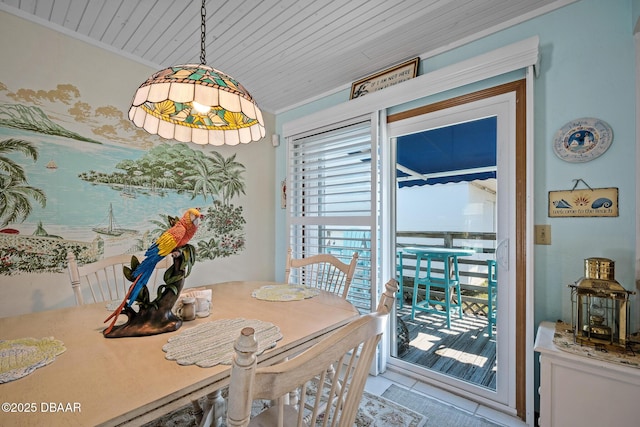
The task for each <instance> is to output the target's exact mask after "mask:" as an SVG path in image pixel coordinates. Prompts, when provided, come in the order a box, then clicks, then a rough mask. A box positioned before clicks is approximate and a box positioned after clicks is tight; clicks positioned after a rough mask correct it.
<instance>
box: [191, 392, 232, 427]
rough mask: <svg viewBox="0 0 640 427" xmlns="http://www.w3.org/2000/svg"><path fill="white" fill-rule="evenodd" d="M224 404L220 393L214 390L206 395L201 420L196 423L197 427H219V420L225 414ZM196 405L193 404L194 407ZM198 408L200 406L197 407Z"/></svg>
mask: <svg viewBox="0 0 640 427" xmlns="http://www.w3.org/2000/svg"><path fill="white" fill-rule="evenodd" d="M226 404H227V403H226V402H225V400H224V398H223V397H222V392H221V391H220V390H216V391H214V392H213V393H210V394H208V395H207V399H206V401H205V404H204V408H202V418H201V419H200V421H199V422H198V426H199V427H210V426H212V427H219V426H220V418H221V417H223V416H224V415H225V414H226ZM195 406H196V403H194V407H195ZM198 406H200V405H198Z"/></svg>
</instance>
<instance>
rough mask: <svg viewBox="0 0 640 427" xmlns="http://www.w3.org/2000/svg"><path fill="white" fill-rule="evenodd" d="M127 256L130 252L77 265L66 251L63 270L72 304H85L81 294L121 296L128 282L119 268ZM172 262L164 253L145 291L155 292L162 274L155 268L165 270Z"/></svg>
mask: <svg viewBox="0 0 640 427" xmlns="http://www.w3.org/2000/svg"><path fill="white" fill-rule="evenodd" d="M131 256H132V255H130V254H122V255H115V256H111V257H107V258H104V259H101V260H98V261H95V262H92V263H87V264H84V265H81V266H78V262H77V259H76V257H75V255H74V254H73V252H69V253H68V254H67V261H68V266H67V269H68V271H69V279H70V281H71V288H72V289H73V292H74V295H75V298H76V305H83V304H84V303H85V301H84V297H85V296H88V294H90V295H91V299H92V300H93V301H92V302H102V301H105V302H106V301H114V300H121V299H124V296H125V295H126V293H127V291H128V290H129V287H130V286H131V282H129V281H128V280H127V278H126V277H124V271H123V268H124V267H125V266H130V264H131ZM137 257H138V260H139V261H140V262H142V260H143V259H144V256H137ZM172 262H173V258H172V257H171V256H167V257H165V258H164V259H163V260H162V261H160V262H159V263H158V264H157V265H156V266H155V271H154V274H153V276H152V279H151V280H149V283H148V284H147V287H148V289H149V292H153V291H155V289H156V288H157V286H159V284H161V283H162V281H163V279H164V275H163V273H161V272H159V271H158V270H166V269H167V268H169V266H170V265H171V264H172ZM83 287H84V288H88V292H83V291H82V288H83Z"/></svg>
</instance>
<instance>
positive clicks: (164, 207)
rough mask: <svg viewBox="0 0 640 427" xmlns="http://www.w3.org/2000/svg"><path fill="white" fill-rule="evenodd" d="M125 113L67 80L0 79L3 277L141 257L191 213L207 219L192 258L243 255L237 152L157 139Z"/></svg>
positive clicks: (241, 184)
mask: <svg viewBox="0 0 640 427" xmlns="http://www.w3.org/2000/svg"><path fill="white" fill-rule="evenodd" d="M125 114H126V112H123V111H121V110H119V109H117V108H116V107H114V106H109V105H105V106H97V107H92V106H90V105H89V104H87V103H85V102H83V100H82V94H81V93H80V91H79V90H78V89H77V88H76V87H74V86H73V85H71V84H66V83H61V84H58V85H57V87H56V88H55V89H54V90H39V89H25V88H10V87H8V86H7V85H6V84H4V83H2V82H0V275H4V276H13V275H17V274H20V273H26V272H28V273H52V272H56V273H59V272H62V271H64V269H65V268H66V263H67V261H66V258H67V253H68V252H69V251H72V252H74V254H75V255H76V257H77V258H78V260H79V263H80V264H82V263H86V262H92V261H95V260H97V259H101V258H104V257H107V256H111V255H116V254H121V253H131V254H133V253H139V252H142V251H144V250H146V248H147V247H148V246H150V244H151V243H152V242H153V241H154V240H155V239H156V238H157V237H158V236H159V235H160V233H162V232H163V231H164V230H166V229H167V228H168V227H169V220H170V217H180V216H182V214H183V213H184V212H185V211H186V210H187V209H188V208H191V207H195V208H199V209H200V210H201V212H202V213H203V214H204V215H205V216H204V220H203V221H202V222H201V224H200V227H199V229H198V232H197V234H196V236H195V237H194V239H192V241H191V244H192V245H193V246H195V247H196V250H197V257H198V260H199V261H204V260H210V259H215V258H224V257H229V256H232V255H234V254H237V253H239V252H241V251H242V250H243V249H244V244H245V231H244V226H245V219H244V214H243V207H242V206H241V205H239V204H238V198H239V197H240V196H242V195H244V194H245V177H244V173H245V170H246V169H245V166H244V165H243V164H241V163H239V162H238V161H237V160H236V158H235V157H236V156H235V154H231V155H228V156H224V155H222V154H220V153H218V152H216V151H215V150H214V149H212V148H211V149H208V148H206V147H205V148H204V149H201V148H200V147H198V146H194V145H193V144H184V143H177V142H175V141H172V142H169V141H165V140H162V139H160V138H157V137H155V136H152V135H149V134H147V133H146V132H144V131H143V130H140V129H137V128H135V126H133V124H132V123H131V122H130V121H129V120H128V118H126V116H125Z"/></svg>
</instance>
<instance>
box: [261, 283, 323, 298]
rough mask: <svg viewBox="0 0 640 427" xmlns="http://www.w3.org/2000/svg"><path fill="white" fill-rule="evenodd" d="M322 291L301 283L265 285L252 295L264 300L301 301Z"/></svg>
mask: <svg viewBox="0 0 640 427" xmlns="http://www.w3.org/2000/svg"><path fill="white" fill-rule="evenodd" d="M319 293H320V291H319V290H318V289H316V288H310V287H308V286H300V285H265V286H263V287H261V288H259V289H256V290H254V291H253V293H252V294H251V296H252V297H254V298H257V299H260V300H264V301H300V300H303V299H307V298H313V297H315V296H316V295H318V294H319Z"/></svg>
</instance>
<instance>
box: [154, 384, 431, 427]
mask: <svg viewBox="0 0 640 427" xmlns="http://www.w3.org/2000/svg"><path fill="white" fill-rule="evenodd" d="M263 409H265V407H264V406H263V405H262V404H260V403H254V405H253V408H252V412H253V413H259V412H260V411H262V410H263ZM425 421H426V418H425V417H424V416H423V415H420V414H418V413H416V412H414V411H412V410H410V409H408V408H405V407H404V406H401V405H400V404H397V403H394V402H391V401H389V400H387V399H385V398H383V397H380V396H376V395H373V394H371V393H367V392H366V391H365V392H364V394H363V396H362V402H360V407H359V408H358V413H357V415H356V422H355V424H354V426H356V427H423V426H425ZM195 425H196V422H195V417H194V416H193V407H192V406H191V405H188V406H185V407H183V408H181V409H178V410H177V411H175V412H172V413H171V414H169V415H166V416H164V417H162V418H158V419H157V420H154V421H152V422H150V423H147V424H145V425H144V426H143V427H191V426H195ZM222 426H223V427H224V426H226V422H225V421H224V420H223V422H222Z"/></svg>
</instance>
